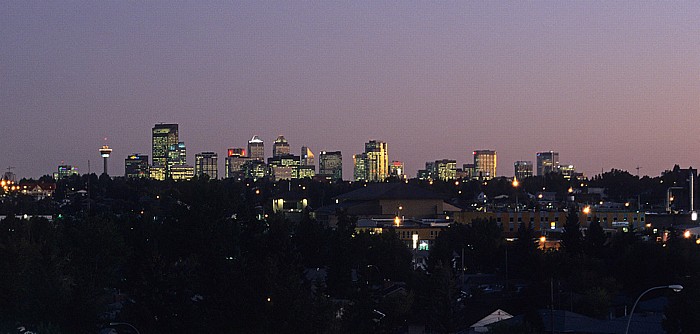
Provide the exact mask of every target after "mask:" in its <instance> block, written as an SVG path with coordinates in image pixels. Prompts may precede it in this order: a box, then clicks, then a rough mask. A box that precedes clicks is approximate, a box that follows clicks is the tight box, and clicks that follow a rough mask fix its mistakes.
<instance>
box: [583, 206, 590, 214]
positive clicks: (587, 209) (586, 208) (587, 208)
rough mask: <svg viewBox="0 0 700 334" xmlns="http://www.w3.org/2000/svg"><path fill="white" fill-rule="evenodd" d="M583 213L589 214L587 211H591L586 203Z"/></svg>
mask: <svg viewBox="0 0 700 334" xmlns="http://www.w3.org/2000/svg"><path fill="white" fill-rule="evenodd" d="M583 213H584V214H586V215H587V214H589V213H591V207H590V206H589V205H586V206H585V207H584V208H583Z"/></svg>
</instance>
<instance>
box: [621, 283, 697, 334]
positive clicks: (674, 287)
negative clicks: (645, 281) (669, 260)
mask: <svg viewBox="0 0 700 334" xmlns="http://www.w3.org/2000/svg"><path fill="white" fill-rule="evenodd" d="M658 289H671V290H673V291H674V292H680V291H681V290H683V286H682V285H680V284H673V285H661V286H655V287H653V288H649V289H647V290H646V291H644V292H642V294H641V295H639V297H637V300H636V301H635V302H634V305H632V311H630V317H629V318H628V319H627V327H625V334H627V333H629V330H630V322H632V316H634V308H635V307H637V303H639V300H640V299H642V296H644V295H645V294H646V293H647V292H649V291H652V290H658Z"/></svg>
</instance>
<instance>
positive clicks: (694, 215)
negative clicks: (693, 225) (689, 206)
mask: <svg viewBox="0 0 700 334" xmlns="http://www.w3.org/2000/svg"><path fill="white" fill-rule="evenodd" d="M690 220H692V221H696V220H698V212H697V211H693V212H692V213H691V214H690Z"/></svg>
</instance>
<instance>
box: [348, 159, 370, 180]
mask: <svg viewBox="0 0 700 334" xmlns="http://www.w3.org/2000/svg"><path fill="white" fill-rule="evenodd" d="M352 164H353V173H352V178H353V180H355V181H367V154H365V153H360V154H355V155H353V156H352Z"/></svg>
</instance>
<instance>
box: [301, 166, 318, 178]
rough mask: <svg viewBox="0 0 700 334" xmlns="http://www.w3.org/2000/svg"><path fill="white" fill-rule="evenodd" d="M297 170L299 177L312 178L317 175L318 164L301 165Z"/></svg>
mask: <svg viewBox="0 0 700 334" xmlns="http://www.w3.org/2000/svg"><path fill="white" fill-rule="evenodd" d="M297 170H298V172H297V178H299V179H312V178H313V177H314V176H316V166H299V167H298V168H297Z"/></svg>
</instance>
